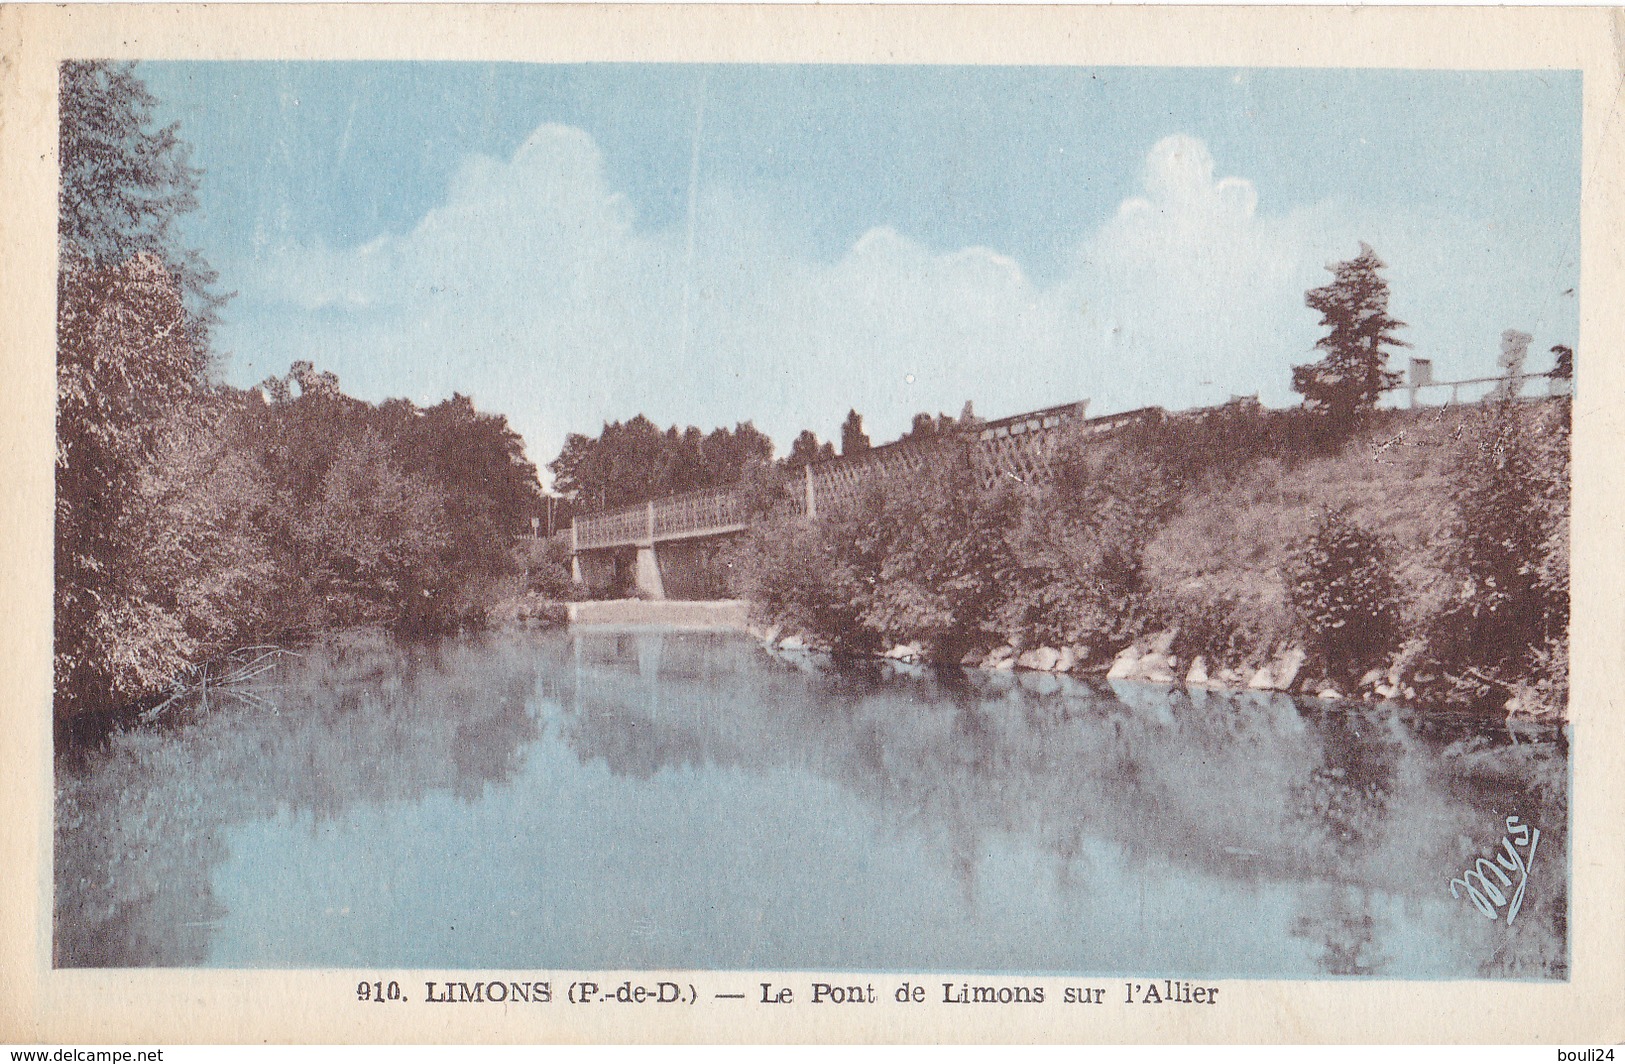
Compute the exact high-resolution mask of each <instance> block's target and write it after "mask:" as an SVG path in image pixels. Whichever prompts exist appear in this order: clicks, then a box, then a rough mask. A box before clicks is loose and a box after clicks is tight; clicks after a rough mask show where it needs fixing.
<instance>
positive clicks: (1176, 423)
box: [732, 399, 1569, 716]
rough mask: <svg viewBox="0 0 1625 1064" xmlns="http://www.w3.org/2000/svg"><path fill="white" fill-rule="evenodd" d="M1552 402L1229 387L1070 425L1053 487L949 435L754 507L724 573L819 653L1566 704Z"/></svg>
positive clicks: (1530, 706)
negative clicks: (986, 470)
mask: <svg viewBox="0 0 1625 1064" xmlns="http://www.w3.org/2000/svg"><path fill="white" fill-rule="evenodd" d="M1568 422H1569V402H1568V400H1566V399H1552V400H1542V401H1539V402H1525V403H1503V404H1489V405H1483V406H1471V407H1451V408H1443V409H1424V410H1415V411H1373V412H1370V413H1369V414H1368V415H1366V416H1365V418H1364V420H1363V422H1362V423H1361V425H1360V426H1359V428H1358V429H1357V430H1356V431H1354V432H1353V433H1352V434H1346V433H1345V434H1339V435H1335V436H1334V435H1332V434H1330V433H1329V432H1327V431H1326V429H1325V425H1324V422H1323V421H1322V420H1321V419H1317V418H1315V417H1314V416H1313V415H1311V414H1308V413H1306V412H1304V411H1302V410H1290V411H1270V410H1263V409H1260V408H1258V407H1257V406H1255V405H1250V404H1235V405H1232V406H1230V407H1226V408H1223V409H1221V410H1220V411H1218V412H1215V413H1212V414H1210V415H1208V416H1206V417H1203V418H1179V417H1171V418H1168V419H1165V420H1163V421H1162V422H1160V423H1157V424H1153V425H1148V426H1145V427H1143V428H1137V429H1133V430H1130V431H1127V432H1124V433H1122V434H1120V435H1118V436H1117V437H1115V438H1113V439H1111V440H1108V441H1093V442H1091V441H1087V440H1085V439H1083V438H1079V439H1076V440H1073V441H1070V442H1069V443H1068V444H1065V445H1063V448H1062V452H1061V454H1060V455H1059V457H1058V459H1057V463H1056V468H1057V475H1056V476H1055V478H1054V480H1053V481H1052V482H1051V483H1048V484H1044V485H1028V484H1022V483H1018V482H1015V481H1013V480H1006V481H1004V482H1000V483H997V484H994V485H993V486H991V487H988V486H986V485H984V484H982V483H980V482H979V481H978V479H977V477H976V476H975V474H974V471H973V470H971V469H970V468H968V467H965V466H963V465H960V464H956V463H954V462H952V461H950V460H946V459H945V460H944V461H943V462H941V463H939V464H938V465H937V466H936V467H934V468H928V469H926V470H924V471H923V472H922V473H921V475H920V477H919V479H918V481H917V482H915V483H913V484H911V485H910V488H909V490H908V491H906V492H905V491H901V490H896V489H897V487H898V486H897V485H876V486H874V487H873V488H872V489H871V490H869V491H867V492H866V493H865V494H864V495H862V496H861V497H860V498H859V499H858V501H856V502H855V503H853V504H851V505H848V506H845V507H843V508H839V509H837V510H834V511H832V512H829V513H826V514H821V515H820V520H819V521H818V522H816V523H814V524H805V523H801V522H798V521H796V520H793V519H788V518H786V519H781V520H773V521H769V522H767V523H765V524H762V525H760V526H758V527H756V528H755V529H753V530H752V531H751V533H750V534H749V535H748V536H747V537H746V538H745V540H744V541H743V542H742V543H741V544H740V545H739V546H738V548H736V550H735V551H734V554H733V557H732V562H733V566H734V570H735V572H736V574H737V577H736V578H737V583H738V586H737V590H738V591H739V592H740V593H741V594H742V595H743V596H744V597H746V598H749V599H750V600H751V601H752V602H753V603H754V604H755V605H756V609H757V613H758V620H760V621H761V622H762V623H763V624H770V625H778V626H780V627H781V628H782V629H783V630H784V631H786V632H792V633H795V634H797V635H798V636H800V637H802V638H803V639H804V640H805V641H806V642H807V643H808V644H810V645H812V646H816V647H823V648H826V649H829V650H831V651H833V652H835V653H842V654H877V653H886V652H890V653H892V654H893V655H894V656H917V657H918V658H919V659H922V660H928V661H935V662H940V663H963V664H984V665H987V666H989V667H1004V668H1012V667H1017V666H1018V664H1020V665H1023V666H1026V667H1041V668H1051V669H1053V668H1056V667H1057V666H1059V665H1065V666H1066V667H1069V668H1077V669H1091V668H1092V669H1097V670H1098V669H1103V668H1106V667H1108V666H1109V665H1111V664H1112V663H1114V661H1115V662H1116V666H1117V668H1116V674H1117V675H1119V676H1125V677H1126V676H1135V677H1138V678H1146V679H1161V680H1169V681H1172V680H1187V679H1189V680H1192V681H1205V682H1209V683H1214V684H1220V685H1225V686H1247V685H1249V684H1252V685H1255V686H1260V687H1271V688H1276V689H1289V690H1293V691H1304V692H1308V693H1312V694H1313V693H1319V692H1321V691H1327V692H1333V691H1335V692H1336V693H1338V694H1340V695H1344V696H1356V697H1358V696H1361V695H1369V696H1371V697H1389V698H1398V699H1402V700H1410V701H1417V702H1425V703H1437V704H1451V705H1471V706H1475V707H1481V708H1495V709H1497V710H1499V709H1502V708H1506V709H1508V710H1513V711H1517V712H1520V713H1525V714H1532V715H1537V716H1561V715H1562V714H1563V712H1564V709H1565V706H1566V702H1567V621H1568ZM1125 650H1128V651H1131V653H1132V659H1133V661H1132V664H1131V665H1125V663H1124V662H1123V661H1121V660H1118V655H1119V654H1120V653H1121V652H1123V651H1125ZM1001 661H1008V662H1009V664H1007V665H1002V666H1001V664H1000V663H1001ZM1198 661H1199V662H1200V667H1199V668H1198V669H1197V670H1196V675H1194V676H1193V674H1192V666H1193V665H1196V664H1197V663H1198ZM1293 661H1296V662H1297V665H1296V667H1295V668H1294V667H1290V663H1291V662H1293ZM1261 669H1268V670H1271V673H1272V674H1271V675H1267V676H1266V677H1264V678H1262V680H1260V677H1259V676H1258V673H1259V670H1261Z"/></svg>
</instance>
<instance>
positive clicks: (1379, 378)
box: [1292, 242, 1411, 429]
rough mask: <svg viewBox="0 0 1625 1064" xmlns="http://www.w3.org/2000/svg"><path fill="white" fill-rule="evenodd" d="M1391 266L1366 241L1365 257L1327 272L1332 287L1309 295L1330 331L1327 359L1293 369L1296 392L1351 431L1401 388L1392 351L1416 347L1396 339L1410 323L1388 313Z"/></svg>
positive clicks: (1324, 340)
mask: <svg viewBox="0 0 1625 1064" xmlns="http://www.w3.org/2000/svg"><path fill="white" fill-rule="evenodd" d="M1386 265H1387V264H1386V263H1384V262H1383V261H1382V260H1381V259H1379V258H1378V257H1377V253H1376V252H1375V251H1373V250H1372V249H1371V246H1370V245H1369V244H1366V243H1364V242H1362V243H1361V244H1360V254H1359V255H1357V256H1355V257H1354V258H1352V259H1349V260H1348V261H1346V262H1339V263H1336V264H1334V265H1332V266H1329V267H1327V269H1329V270H1331V272H1332V278H1333V279H1332V283H1331V284H1328V285H1325V286H1323V287H1321V288H1311V289H1310V290H1309V291H1308V292H1307V293H1306V294H1305V295H1304V302H1305V303H1307V304H1308V306H1309V307H1310V308H1311V309H1313V310H1316V311H1319V312H1320V323H1321V324H1322V325H1323V326H1325V327H1326V329H1327V332H1326V335H1325V336H1323V337H1321V338H1320V340H1319V341H1317V342H1316V344H1315V347H1316V348H1317V349H1318V350H1320V351H1323V352H1325V357H1324V358H1322V359H1321V360H1320V361H1319V362H1312V363H1309V364H1308V365H1303V366H1293V367H1292V390H1293V391H1295V392H1297V393H1299V394H1300V395H1302V396H1303V397H1304V401H1305V403H1306V404H1307V405H1309V406H1310V407H1311V408H1313V409H1316V410H1319V411H1321V412H1323V413H1325V414H1326V415H1327V417H1328V418H1330V419H1331V421H1332V422H1333V423H1334V424H1336V425H1338V426H1341V427H1343V428H1345V429H1348V428H1352V426H1353V423H1354V419H1355V417H1356V416H1357V415H1358V414H1359V412H1361V411H1363V410H1369V409H1370V408H1371V407H1373V406H1375V405H1376V402H1377V400H1378V399H1379V398H1381V396H1382V393H1383V392H1384V391H1385V390H1387V389H1389V388H1392V387H1393V386H1394V385H1396V384H1398V383H1399V379H1400V376H1399V374H1398V373H1395V372H1392V371H1391V370H1389V369H1388V368H1387V367H1388V350H1387V349H1388V348H1391V347H1409V346H1411V345H1410V344H1409V343H1407V342H1406V341H1404V340H1401V339H1399V337H1398V336H1397V335H1396V330H1398V329H1402V328H1404V327H1405V323H1404V322H1402V321H1399V320H1397V319H1396V318H1394V317H1392V316H1391V315H1390V314H1389V313H1388V282H1387V281H1385V280H1383V278H1382V275H1381V274H1380V273H1379V272H1378V271H1380V270H1383V269H1386Z"/></svg>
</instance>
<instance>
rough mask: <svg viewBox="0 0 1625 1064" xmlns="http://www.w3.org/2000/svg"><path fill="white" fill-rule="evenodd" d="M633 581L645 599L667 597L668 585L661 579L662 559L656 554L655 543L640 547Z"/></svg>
mask: <svg viewBox="0 0 1625 1064" xmlns="http://www.w3.org/2000/svg"><path fill="white" fill-rule="evenodd" d="M632 579H633V583H634V584H636V585H637V589H638V592H639V593H640V594H641V595H642V596H643V597H644V598H650V599H663V598H665V597H666V585H665V582H664V581H663V580H661V579H660V558H659V556H657V555H656V554H655V545H654V544H653V543H648V544H639V545H638V560H637V567H636V568H635V569H634V570H633V573H632Z"/></svg>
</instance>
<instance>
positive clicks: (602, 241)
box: [50, 58, 1585, 1003]
mask: <svg viewBox="0 0 1625 1064" xmlns="http://www.w3.org/2000/svg"><path fill="white" fill-rule="evenodd" d="M58 102H59V106H60V131H59V137H58V144H59V151H60V155H59V169H60V179H61V183H60V192H59V210H60V213H59V222H58V248H57V310H56V357H57V371H56V372H57V403H58V407H57V422H56V424H57V447H56V467H55V487H56V500H55V577H54V579H55V605H54V618H55V622H54V651H53V661H54V697H53V720H54V754H53V775H54V780H53V802H54V832H53V854H52V879H53V889H52V912H51V921H52V933H51V947H50V951H51V963H52V965H53V966H54V967H55V968H58V969H75V968H90V969H98V968H103V969H104V968H150V967H163V968H247V969H306V968H362V967H374V968H402V969H439V970H445V971H450V972H455V971H457V970H465V969H511V970H552V969H583V970H618V969H631V970H639V969H709V970H719V971H727V970H736V971H743V970H751V971H792V972H820V971H834V972H894V973H905V974H906V973H922V974H927V975H929V974H931V973H948V974H953V973H984V974H985V975H986V976H987V978H976V977H971V978H962V977H961V976H958V975H956V976H955V977H954V978H952V979H951V980H948V981H946V982H944V981H942V980H938V981H937V982H940V983H941V986H940V987H939V986H937V985H936V983H932V984H931V985H930V989H929V993H930V995H931V999H932V1000H933V1001H943V1002H947V1003H955V1002H967V1003H968V1002H980V1001H983V1000H990V1001H995V1002H1000V1003H1002V1002H1005V1001H1006V1000H1021V999H1020V995H1021V994H1023V993H1026V994H1032V993H1034V992H1035V991H1034V990H1033V989H1032V988H1031V987H1029V986H1027V985H1026V984H1024V983H1023V982H1022V979H1021V977H1023V976H1030V977H1037V976H1056V975H1062V976H1068V975H1078V976H1092V977H1099V979H1098V980H1097V981H1095V982H1091V983H1089V985H1088V986H1087V987H1085V988H1084V990H1083V991H1081V992H1085V993H1088V994H1091V995H1092V994H1094V993H1096V992H1097V991H1096V990H1095V989H1093V988H1094V987H1095V986H1096V985H1098V983H1099V982H1100V981H1103V980H1104V978H1105V977H1108V976H1114V977H1115V976H1122V977H1128V978H1131V979H1132V977H1133V976H1135V974H1136V973H1141V974H1143V973H1146V972H1152V971H1154V972H1157V973H1159V974H1162V975H1166V976H1168V977H1169V978H1167V979H1160V978H1159V979H1157V980H1155V981H1152V982H1143V981H1142V982H1141V983H1138V984H1136V983H1134V982H1132V981H1131V982H1129V983H1128V984H1127V985H1128V987H1129V989H1128V991H1127V993H1128V994H1129V995H1130V998H1131V1000H1139V1001H1144V1002H1151V1001H1154V1000H1157V1001H1160V1000H1163V999H1165V998H1166V999H1169V1000H1179V1001H1198V1002H1199V1001H1202V1000H1203V996H1205V995H1206V994H1207V993H1209V991H1208V989H1207V987H1208V986H1209V985H1210V984H1208V983H1207V982H1205V980H1213V979H1223V978H1234V979H1276V980H1307V979H1321V978H1326V977H1334V976H1335V977H1353V978H1367V979H1384V980H1386V979H1400V980H1431V979H1494V980H1524V981H1530V980H1533V981H1553V982H1563V981H1565V980H1567V979H1569V978H1570V975H1571V970H1570V956H1571V942H1570V937H1569V936H1570V931H1569V928H1570V863H1571V846H1570V830H1569V829H1570V816H1569V805H1570V766H1569V752H1570V740H1571V733H1570V729H1569V718H1568V663H1569V643H1568V617H1569V498H1570V496H1569V466H1570V460H1569V426H1570V407H1571V403H1572V401H1573V396H1574V394H1575V389H1576V387H1577V386H1578V387H1582V388H1583V387H1584V386H1585V385H1584V384H1579V385H1577V383H1576V382H1577V379H1578V377H1579V376H1583V374H1584V370H1583V369H1579V368H1577V362H1583V361H1584V355H1585V352H1583V351H1581V350H1580V348H1579V332H1580V309H1579V298H1578V297H1579V285H1580V199H1581V197H1580V189H1581V135H1580V134H1581V77H1580V73H1579V72H1578V71H1564V70H1540V71H1455V70H1424V69H1380V70H1379V69H1331V68H1325V69H1320V68H1297V69H1281V68H1277V69H1269V68H1262V67H1260V68H1245V67H1243V68H1214V67H1204V68H1197V67H1190V68H1181V67H1172V68H1164V67H1148V66H1096V67H1084V66H1045V67H1037V66H1033V67H1026V66H954V65H947V66H924V65H896V66H878V65H866V64H846V65H817V64H806V65H794V64H730V65H721V64H716V65H707V64H684V63H646V64H633V63H607V62H606V63H515V62H503V63H493V62H406V61H388V62H383V61H369V62H356V61H301V62H285V61H200V60H185V61H178V60H166V61H153V60H145V59H144V60H140V61H112V60H99V59H93V58H84V59H70V60H68V61H65V62H62V63H61V64H60V67H59V99H58ZM430 985H431V987H433V985H434V984H430ZM451 985H453V984H451V983H447V984H445V985H443V986H442V987H441V991H442V992H444V993H450V992H451V990H450V989H449V987H450V986H451ZM455 985H457V986H463V987H464V988H465V990H466V985H465V984H463V983H456V984H455ZM1080 985H1082V984H1080ZM501 986H502V993H503V994H504V996H505V997H506V996H507V995H509V994H514V995H518V994H520V993H524V994H526V995H530V994H532V993H535V994H541V993H543V992H544V990H543V989H541V988H542V987H543V986H544V984H542V983H540V982H536V983H518V982H515V983H511V984H510V983H507V982H504V983H502V984H501ZM1113 986H1114V989H1113V990H1112V991H1111V993H1112V994H1114V995H1117V996H1119V997H1121V996H1122V995H1123V993H1124V992H1125V991H1124V990H1123V989H1122V987H1123V984H1122V983H1121V982H1120V981H1119V982H1117V983H1115V984H1113ZM421 990H422V988H421V986H420V985H417V984H414V985H413V986H412V987H411V988H410V992H411V993H412V994H414V995H417V994H419V993H420V991H421ZM835 990H840V992H841V993H842V994H843V995H844V994H848V993H859V994H860V995H861V993H862V992H863V987H862V986H855V987H853V988H851V989H848V988H845V987H832V988H829V991H830V993H831V994H833V993H834V991H835ZM378 992H379V993H380V994H382V993H385V989H384V984H380V986H379V991H378ZM545 992H546V993H549V994H552V993H557V992H558V989H557V988H555V987H548V988H547V989H546V991H545ZM872 992H873V991H872V989H871V990H870V993H872ZM1043 992H1044V991H1043V989H1042V988H1039V989H1037V990H1036V993H1038V994H1039V995H1042V993H1043ZM1074 992H1080V991H1074ZM429 993H430V994H431V996H432V995H433V994H434V993H435V991H434V990H433V989H431V990H430V991H429ZM988 994H992V995H993V997H992V998H987V997H986V995H988ZM1000 994H1008V995H1010V997H1008V998H1006V997H1000V996H999V995H1000ZM1136 994H1137V995H1139V997H1138V999H1135V997H1134V996H1135V995H1136ZM527 999H528V998H527Z"/></svg>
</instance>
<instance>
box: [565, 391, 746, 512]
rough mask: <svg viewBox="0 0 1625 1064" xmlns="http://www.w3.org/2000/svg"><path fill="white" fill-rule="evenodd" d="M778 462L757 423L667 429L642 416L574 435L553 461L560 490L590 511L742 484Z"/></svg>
mask: <svg viewBox="0 0 1625 1064" xmlns="http://www.w3.org/2000/svg"><path fill="white" fill-rule="evenodd" d="M772 459H773V441H772V440H771V439H769V438H768V437H767V436H766V435H764V434H763V433H762V432H761V431H760V430H758V429H757V428H756V426H755V425H752V424H751V423H750V422H749V421H746V422H743V423H741V424H739V425H736V426H734V428H733V429H731V430H730V429H725V428H719V429H713V430H712V431H711V432H709V433H707V432H704V431H703V430H701V429H699V428H696V427H694V426H693V425H690V426H688V427H687V428H686V429H679V428H678V427H677V426H675V425H673V426H672V427H671V428H669V429H666V430H665V431H661V429H660V427H659V426H657V425H656V424H655V423H654V422H653V421H650V420H649V419H648V418H647V417H644V416H643V415H642V414H639V415H638V416H636V417H634V418H632V419H630V420H628V421H624V422H622V421H612V422H609V423H607V424H605V425H604V428H603V431H602V432H600V433H599V434H598V435H597V436H585V435H582V434H581V433H577V432H572V433H571V434H570V435H569V436H567V437H566V438H565V441H564V449H563V450H562V451H560V452H559V456H558V457H557V458H555V459H553V461H552V462H550V463H548V468H549V469H551V470H552V471H553V488H554V490H555V491H558V492H559V493H560V494H562V495H564V496H565V497H566V498H568V499H571V500H572V501H573V502H574V503H575V505H576V507H577V508H578V509H580V510H584V511H587V512H591V511H595V510H604V509H613V508H615V507H617V506H624V505H626V504H628V503H633V502H642V501H643V500H645V499H657V498H661V497H663V496H666V495H675V494H677V493H679V492H684V491H695V490H697V489H700V488H719V487H723V486H726V485H729V484H735V483H738V482H739V480H740V478H741V477H743V476H744V475H745V471H746V470H747V469H749V468H750V467H752V466H759V465H766V464H767V463H769V462H771V461H772Z"/></svg>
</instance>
